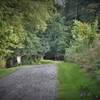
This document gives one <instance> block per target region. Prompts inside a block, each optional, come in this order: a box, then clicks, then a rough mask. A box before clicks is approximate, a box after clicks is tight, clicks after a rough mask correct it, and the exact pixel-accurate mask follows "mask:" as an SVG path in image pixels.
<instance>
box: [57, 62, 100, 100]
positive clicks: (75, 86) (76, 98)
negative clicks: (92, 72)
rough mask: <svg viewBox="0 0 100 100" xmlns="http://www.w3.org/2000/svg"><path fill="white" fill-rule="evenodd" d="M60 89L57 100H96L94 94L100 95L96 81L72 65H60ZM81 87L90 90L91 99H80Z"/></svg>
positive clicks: (78, 67) (77, 66) (99, 88)
mask: <svg viewBox="0 0 100 100" xmlns="http://www.w3.org/2000/svg"><path fill="white" fill-rule="evenodd" d="M57 78H58V80H59V85H58V87H59V89H58V94H59V96H58V99H57V100H94V99H93V94H100V86H99V84H97V83H96V81H95V79H93V78H91V77H90V76H89V74H87V73H86V72H84V71H83V70H82V69H80V66H79V65H76V64H72V63H64V62H62V63H58V76H57ZM80 86H86V87H88V88H89V90H90V96H89V97H80Z"/></svg>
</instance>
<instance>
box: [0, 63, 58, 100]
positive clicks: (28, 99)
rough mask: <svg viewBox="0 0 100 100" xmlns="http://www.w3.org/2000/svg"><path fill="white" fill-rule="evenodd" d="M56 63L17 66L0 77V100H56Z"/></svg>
mask: <svg viewBox="0 0 100 100" xmlns="http://www.w3.org/2000/svg"><path fill="white" fill-rule="evenodd" d="M56 73H57V72H56V65H53V64H48V65H33V66H24V67H21V68H19V69H18V70H17V71H16V72H14V73H12V74H10V75H8V76H6V77H4V78H2V79H0V100H56V97H57V80H56Z"/></svg>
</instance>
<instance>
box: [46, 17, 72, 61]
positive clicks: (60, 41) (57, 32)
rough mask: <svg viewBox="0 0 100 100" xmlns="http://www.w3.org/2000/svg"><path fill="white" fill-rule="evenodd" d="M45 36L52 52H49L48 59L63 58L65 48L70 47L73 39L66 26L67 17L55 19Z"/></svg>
mask: <svg viewBox="0 0 100 100" xmlns="http://www.w3.org/2000/svg"><path fill="white" fill-rule="evenodd" d="M45 36H46V38H47V39H48V43H49V46H50V50H49V51H48V52H47V55H48V57H47V58H56V59H57V58H58V59H59V58H61V57H63V56H64V54H65V48H66V47H68V46H69V45H70V41H71V39H72V35H71V34H70V33H69V27H68V26H66V24H65V17H62V16H57V17H56V18H54V21H53V22H52V23H50V24H49V25H48V29H47V30H46V32H45ZM50 56H51V57H50Z"/></svg>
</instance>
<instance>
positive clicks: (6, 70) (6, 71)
mask: <svg viewBox="0 0 100 100" xmlns="http://www.w3.org/2000/svg"><path fill="white" fill-rule="evenodd" d="M15 70H16V67H13V68H1V69H0V78H2V77H4V76H6V75H8V74H10V73H12V72H14V71H15Z"/></svg>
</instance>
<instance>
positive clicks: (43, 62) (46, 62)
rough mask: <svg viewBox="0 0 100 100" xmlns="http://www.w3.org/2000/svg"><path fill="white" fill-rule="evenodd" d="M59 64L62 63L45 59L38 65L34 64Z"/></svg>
mask: <svg viewBox="0 0 100 100" xmlns="http://www.w3.org/2000/svg"><path fill="white" fill-rule="evenodd" d="M59 62H60V61H53V60H44V59H42V60H40V61H38V62H37V63H36V62H35V63H33V64H57V63H59Z"/></svg>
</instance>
